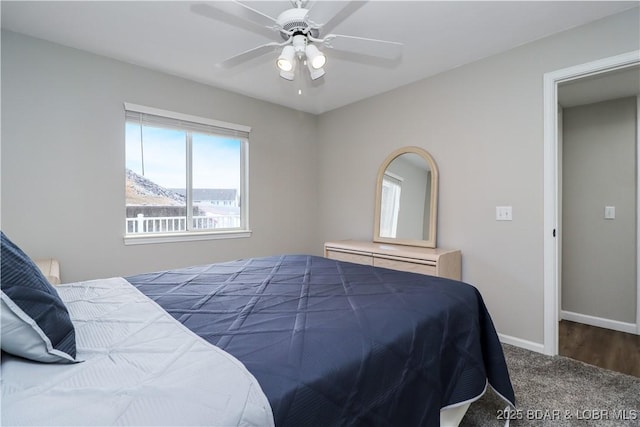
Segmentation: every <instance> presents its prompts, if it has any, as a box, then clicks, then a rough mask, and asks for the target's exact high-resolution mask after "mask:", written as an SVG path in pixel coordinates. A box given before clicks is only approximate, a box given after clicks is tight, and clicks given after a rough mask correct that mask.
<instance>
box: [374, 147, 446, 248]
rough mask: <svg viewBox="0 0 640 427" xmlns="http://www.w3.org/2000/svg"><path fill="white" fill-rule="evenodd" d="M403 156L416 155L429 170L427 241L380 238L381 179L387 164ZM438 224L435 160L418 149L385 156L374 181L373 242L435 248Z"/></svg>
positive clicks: (412, 148)
mask: <svg viewBox="0 0 640 427" xmlns="http://www.w3.org/2000/svg"><path fill="white" fill-rule="evenodd" d="M403 154H417V155H419V156H420V157H422V158H423V159H424V160H425V161H426V162H427V164H428V165H429V167H430V168H431V200H430V204H429V206H430V210H431V211H430V213H429V239H428V240H419V239H417V240H413V239H397V238H394V237H380V210H381V206H380V202H381V198H382V179H383V177H384V173H385V171H386V170H387V167H388V166H389V164H391V162H392V161H394V160H395V159H396V158H397V157H399V156H401V155H403ZM437 224H438V167H437V166H436V162H435V160H433V157H431V154H429V153H428V152H427V151H426V150H425V149H423V148H420V147H414V146H409V147H402V148H399V149H397V150H395V151H394V152H392V153H391V154H389V155H388V156H387V158H386V159H385V160H384V162H382V165H380V168H379V169H378V177H377V181H376V205H375V215H374V225H373V241H374V242H378V243H394V244H398V245H406V246H421V247H425V248H435V247H436V230H437V228H438V227H437Z"/></svg>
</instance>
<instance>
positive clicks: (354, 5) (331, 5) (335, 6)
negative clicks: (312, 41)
mask: <svg viewBox="0 0 640 427" xmlns="http://www.w3.org/2000/svg"><path fill="white" fill-rule="evenodd" d="M365 3H367V2H366V1H349V2H344V1H321V0H316V1H315V2H313V4H311V5H307V6H308V9H309V17H310V19H311V20H312V21H313V23H314V24H316V25H317V26H319V27H320V31H322V33H328V32H329V31H331V30H333V29H334V28H335V27H336V26H337V25H338V24H340V23H341V22H342V21H344V20H345V19H347V18H348V17H349V16H351V14H353V13H354V12H355V11H356V10H358V9H360V8H361V7H362V6H364V5H365Z"/></svg>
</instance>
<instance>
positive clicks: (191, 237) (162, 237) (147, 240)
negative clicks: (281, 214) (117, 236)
mask: <svg viewBox="0 0 640 427" xmlns="http://www.w3.org/2000/svg"><path fill="white" fill-rule="evenodd" d="M246 237H251V230H232V231H203V232H191V233H157V234H150V233H149V234H130V235H127V236H124V244H125V245H150V244H154V243H174V242H192V241H198V240H218V239H242V238H246Z"/></svg>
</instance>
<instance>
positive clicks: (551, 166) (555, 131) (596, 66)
mask: <svg viewBox="0 0 640 427" xmlns="http://www.w3.org/2000/svg"><path fill="white" fill-rule="evenodd" d="M639 65H640V51H634V52H629V53H627V54H623V55H618V56H615V57H610V58H605V59H603V60H599V61H594V62H591V63H587V64H582V65H579V66H575V67H570V68H566V69H562V70H558V71H555V72H551V73H547V74H545V76H544V113H545V114H544V233H545V235H544V266H545V268H544V352H545V354H549V355H556V354H558V350H559V346H558V339H559V320H560V309H561V283H562V230H563V228H562V224H561V223H562V186H561V184H562V174H561V165H562V140H561V138H558V135H561V133H560V132H559V130H561V129H562V117H561V116H560V117H559V113H561V110H560V109H559V108H558V88H559V86H560V85H562V84H566V83H568V82H572V83H579V82H586V81H587V80H588V79H591V80H593V79H594V77H596V76H598V77H603V76H605V75H606V74H608V73H616V72H620V71H623V70H628V69H632V68H633V67H636V68H637V67H638V66H639ZM596 93H602V90H599V91H596ZM634 96H636V102H638V101H637V99H638V98H637V93H636V94H635V95H634ZM613 97H614V98H615V95H614V96H613ZM639 104H640V103H639ZM639 110H640V109H639ZM636 139H637V136H636ZM637 221H638V219H637V218H636V224H637ZM637 240H638V239H637ZM636 249H637V248H636ZM636 252H638V251H636ZM637 264H638V262H637V259H636V265H637ZM635 295H636V303H635V311H636V313H635V319H634V323H633V328H634V332H635V333H640V292H639V291H638V278H637V276H636V292H635Z"/></svg>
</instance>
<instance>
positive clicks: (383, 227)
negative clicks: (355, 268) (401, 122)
mask: <svg viewBox="0 0 640 427" xmlns="http://www.w3.org/2000/svg"><path fill="white" fill-rule="evenodd" d="M436 195H437V168H436V165H435V162H434V161H433V159H432V158H431V156H430V155H429V153H427V152H426V151H424V150H422V149H420V148H418V147H406V148H404V149H400V150H398V151H397V152H394V153H392V155H390V156H389V157H388V158H387V160H386V161H385V163H383V166H382V167H381V168H380V171H379V173H378V192H377V194H376V198H377V201H376V211H377V212H376V230H375V233H374V240H375V241H381V242H392V243H400V244H407V245H415V246H427V247H435V230H436V227H435V221H436V218H435V216H436V212H437V206H436V200H437V199H436Z"/></svg>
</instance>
